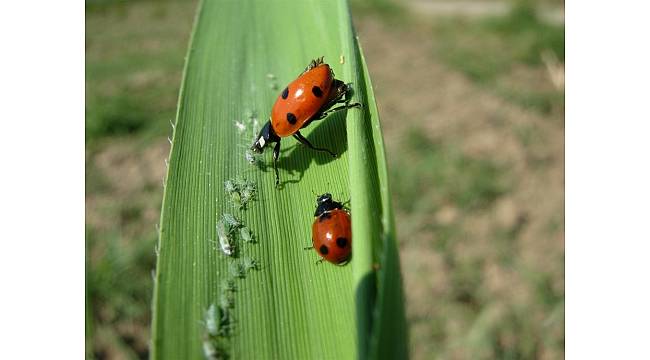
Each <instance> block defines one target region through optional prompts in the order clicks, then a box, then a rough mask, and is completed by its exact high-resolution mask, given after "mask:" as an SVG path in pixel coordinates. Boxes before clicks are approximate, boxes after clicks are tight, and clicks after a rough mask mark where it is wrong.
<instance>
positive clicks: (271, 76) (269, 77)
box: [266, 73, 275, 80]
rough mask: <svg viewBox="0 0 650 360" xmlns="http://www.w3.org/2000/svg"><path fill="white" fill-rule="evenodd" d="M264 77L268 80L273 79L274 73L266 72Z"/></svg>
mask: <svg viewBox="0 0 650 360" xmlns="http://www.w3.org/2000/svg"><path fill="white" fill-rule="evenodd" d="M266 77H267V78H268V79H269V80H275V75H274V74H271V73H268V74H266Z"/></svg>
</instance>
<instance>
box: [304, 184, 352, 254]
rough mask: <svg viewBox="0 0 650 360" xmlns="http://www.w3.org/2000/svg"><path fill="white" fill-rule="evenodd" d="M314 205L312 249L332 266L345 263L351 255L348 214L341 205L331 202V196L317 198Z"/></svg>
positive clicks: (350, 230)
mask: <svg viewBox="0 0 650 360" xmlns="http://www.w3.org/2000/svg"><path fill="white" fill-rule="evenodd" d="M316 204H317V206H316V213H315V214H314V224H313V225H312V226H311V231H312V235H311V241H312V245H313V248H314V249H315V250H316V252H317V253H318V254H319V255H320V256H321V257H322V258H323V259H325V260H327V261H329V262H331V263H333V264H337V265H341V264H343V263H346V262H347V261H348V260H349V259H350V254H351V253H352V223H351V220H350V214H349V213H348V212H347V211H345V210H344V209H343V204H341V203H339V202H336V201H333V200H332V195H331V194H323V195H321V196H319V197H318V198H317V199H316ZM320 261H322V259H321V260H320Z"/></svg>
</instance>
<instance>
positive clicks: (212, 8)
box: [151, 0, 408, 359]
mask: <svg viewBox="0 0 650 360" xmlns="http://www.w3.org/2000/svg"><path fill="white" fill-rule="evenodd" d="M320 56H325V61H326V62H327V63H329V64H330V66H332V68H333V70H334V72H335V74H336V77H337V78H338V79H341V80H342V81H345V82H351V83H352V84H353V85H352V86H353V88H354V89H355V95H354V99H353V100H354V101H359V102H361V103H362V104H363V105H364V107H363V109H351V110H349V111H347V113H344V112H341V113H335V114H332V115H330V116H328V117H327V118H326V119H324V120H322V121H319V122H316V123H313V124H312V125H310V126H309V127H307V128H305V129H303V131H302V133H303V134H304V135H305V136H306V137H307V138H308V139H309V140H310V141H311V142H312V143H314V144H315V145H317V146H325V147H328V148H330V149H333V150H334V151H335V152H337V153H338V154H340V156H339V157H338V158H336V159H333V158H332V157H330V156H328V155H326V154H321V153H317V152H314V151H312V150H310V149H307V148H305V147H303V146H301V145H300V144H297V142H296V141H295V140H294V139H292V138H285V139H284V140H283V141H282V152H281V158H280V161H279V167H280V178H281V182H282V184H283V186H282V187H281V188H280V189H276V188H275V186H274V185H275V184H274V175H273V170H272V167H271V154H270V153H271V151H266V153H265V154H264V155H263V156H262V158H261V161H262V162H263V163H264V164H266V166H261V167H257V166H252V165H250V164H249V163H248V162H247V160H246V159H245V157H244V154H245V151H246V150H247V148H248V147H249V146H250V145H251V143H252V141H253V137H254V135H256V134H255V132H254V129H253V127H254V126H253V122H254V120H252V119H251V117H250V114H251V113H254V114H257V120H258V122H259V126H258V129H259V127H260V126H262V125H263V123H264V122H265V121H266V120H265V119H267V118H268V116H269V112H270V109H271V107H272V105H273V102H274V101H275V99H276V97H277V96H278V93H279V91H281V89H282V88H283V87H284V86H285V85H286V84H287V83H289V82H290V81H292V80H293V79H294V78H295V77H296V76H297V75H298V74H300V72H302V70H303V69H304V67H305V66H306V65H307V63H308V62H309V61H310V60H311V59H313V58H316V57H320ZM342 59H344V63H343V64H341V63H340V62H341V61H340V60H342ZM236 122H238V123H239V124H240V125H239V126H242V125H243V127H245V129H244V130H240V128H239V127H238V126H237V124H236ZM237 177H240V178H245V179H248V180H252V181H254V182H255V183H256V184H257V195H256V197H257V199H256V200H254V201H252V202H250V203H249V204H248V206H246V207H245V208H242V209H240V208H239V207H238V206H234V205H233V204H232V202H231V196H230V195H229V194H228V193H227V192H226V191H225V190H224V182H225V181H226V180H229V179H234V178H237ZM325 192H330V193H332V194H333V196H334V198H335V199H336V200H339V201H347V200H350V205H349V206H350V208H351V214H352V231H353V242H352V243H353V250H352V251H353V256H352V259H351V261H350V263H349V264H347V265H345V266H336V265H332V264H330V263H327V262H324V263H322V264H320V265H317V264H316V261H317V260H318V259H319V257H318V255H317V254H316V252H315V251H313V250H304V247H306V246H309V245H311V224H312V222H313V212H314V209H315V200H316V196H315V194H321V193H325ZM224 213H231V214H233V215H235V216H236V217H237V218H238V219H241V220H242V222H243V224H244V225H245V226H246V227H248V228H249V229H250V231H251V232H252V234H253V236H254V241H252V242H244V241H242V240H241V239H237V237H236V234H237V231H233V232H232V234H234V236H233V237H234V238H235V239H237V240H235V243H234V245H235V248H236V255H237V257H231V256H226V255H224V253H223V252H221V251H220V250H219V245H218V244H219V242H218V237H217V231H216V225H217V222H218V220H219V219H220V218H221V217H222V215H223V214H224ZM158 252H159V257H158V264H157V273H156V286H155V294H154V310H153V335H152V349H151V350H152V352H151V354H152V358H156V359H157V358H169V359H190V358H201V357H202V356H203V351H204V350H203V347H204V343H205V342H209V343H210V344H211V346H212V345H214V347H215V348H216V349H215V351H216V352H217V353H218V354H225V355H227V356H229V357H232V358H255V359H261V358H270V359H278V358H280V359H291V358H295V359H311V358H337V359H350V358H362V359H365V358H406V357H407V356H408V354H407V350H406V347H407V341H406V326H405V319H404V307H403V294H402V285H401V279H400V273H399V258H398V253H397V247H396V242H395V231H394V225H393V216H392V210H391V204H390V196H389V189H388V182H387V171H386V160H385V156H384V146H383V142H382V137H381V130H380V127H379V119H378V114H377V108H376V105H375V98H374V94H373V92H372V87H371V84H370V80H369V76H368V71H367V69H366V66H365V61H364V59H363V56H362V53H361V50H360V48H359V45H358V43H357V41H356V37H355V34H354V30H353V28H352V22H351V18H350V13H349V8H348V4H347V2H346V1H343V0H339V1H319V0H312V1H303V0H296V1H227V0H223V1H210V0H205V1H203V2H202V3H201V4H200V5H199V10H198V12H197V18H196V21H195V26H194V30H193V34H192V38H191V40H190V48H189V51H188V56H187V59H186V64H185V71H184V79H183V83H182V85H181V91H180V98H179V104H178V113H177V119H176V123H175V128H174V134H173V137H172V150H171V154H170V158H169V169H168V174H167V178H166V186H165V194H164V200H163V208H162V215H161V226H160V243H159V246H158ZM244 260H246V262H247V264H248V265H250V262H251V260H254V261H255V262H257V266H256V268H257V269H255V267H252V268H251V269H249V270H247V271H245V277H244V278H234V287H235V288H236V289H235V290H234V291H233V292H232V293H231V292H230V290H227V291H226V290H223V288H224V287H223V286H220V284H223V281H224V280H227V279H228V278H230V277H232V275H231V272H232V269H233V267H236V268H238V267H239V265H240V264H241V265H243V263H244ZM244 268H246V267H244ZM224 292H227V294H225V295H224ZM224 296H227V297H228V299H227V301H222V302H221V303H223V304H228V305H227V306H226V305H224V307H223V308H224V309H226V308H227V309H228V310H224V313H227V315H228V316H229V318H228V319H226V320H223V315H224V313H221V312H219V313H220V315H222V320H223V321H222V323H219V324H218V325H219V326H221V327H222V328H223V326H224V323H227V324H225V325H229V326H231V327H232V329H231V330H232V331H230V330H224V333H226V335H214V334H216V333H217V332H215V331H212V332H210V333H209V334H208V333H206V329H205V320H206V318H205V317H206V311H207V309H208V308H209V307H210V305H212V304H217V305H218V304H220V299H224ZM230 297H232V304H231V305H232V307H230ZM214 313H215V312H214V308H213V311H212V312H211V314H213V315H214ZM211 324H213V325H214V322H211ZM215 326H216V325H215ZM229 329H230V328H229ZM213 330H214V329H213ZM211 349H212V348H211Z"/></svg>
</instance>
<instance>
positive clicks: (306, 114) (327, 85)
mask: <svg viewBox="0 0 650 360" xmlns="http://www.w3.org/2000/svg"><path fill="white" fill-rule="evenodd" d="M351 95H352V88H351V87H350V86H349V85H348V84H346V83H344V82H343V81H340V80H338V79H335V78H334V72H333V71H332V69H331V68H330V66H329V65H327V64H325V63H324V62H323V57H320V58H318V59H315V60H312V61H311V62H310V63H309V65H307V68H306V69H305V71H304V72H303V73H302V74H300V76H298V78H297V79H296V80H294V81H293V82H292V83H290V84H289V85H288V86H287V87H285V88H284V90H282V92H281V93H280V95H279V96H278V98H277V100H276V101H275V104H274V105H273V110H272V111H271V116H270V118H269V121H267V122H266V124H265V125H264V127H262V130H260V133H259V135H258V136H257V139H256V140H255V143H254V144H253V146H251V151H253V152H256V153H258V154H261V153H263V152H264V149H265V148H266V146H267V145H268V144H270V143H276V145H275V147H274V148H273V170H274V171H275V186H278V185H279V184H280V176H279V175H278V168H277V161H278V158H279V157H280V140H281V138H283V137H287V136H290V135H292V136H293V137H294V138H296V140H298V141H300V143H302V144H303V145H305V146H307V147H309V148H311V149H313V150H316V151H323V152H327V153H329V154H330V155H332V156H334V157H336V154H334V153H333V152H332V151H330V150H328V149H324V148H317V147H315V146H313V145H312V144H311V143H310V142H309V141H308V140H307V139H306V138H305V137H304V136H302V134H301V133H300V129H302V128H304V127H306V126H308V125H309V124H311V122H312V121H316V120H321V119H324V118H325V117H327V115H329V114H331V113H333V112H335V111H339V110H344V109H348V108H353V107H361V104H359V103H354V104H349V102H350V97H351ZM336 104H343V105H341V106H338V107H335V108H332V107H333V106H334V105H336Z"/></svg>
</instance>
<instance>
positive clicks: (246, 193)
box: [241, 186, 257, 205]
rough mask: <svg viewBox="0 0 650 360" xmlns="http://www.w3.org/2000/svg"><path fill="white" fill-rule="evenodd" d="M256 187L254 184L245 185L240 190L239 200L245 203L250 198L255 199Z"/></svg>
mask: <svg viewBox="0 0 650 360" xmlns="http://www.w3.org/2000/svg"><path fill="white" fill-rule="evenodd" d="M256 191H257V189H256V188H255V187H254V186H246V187H244V188H243V189H242V190H241V202H242V204H244V205H246V204H248V203H249V202H250V201H251V200H253V199H255V193H256Z"/></svg>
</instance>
